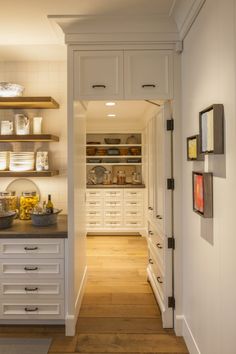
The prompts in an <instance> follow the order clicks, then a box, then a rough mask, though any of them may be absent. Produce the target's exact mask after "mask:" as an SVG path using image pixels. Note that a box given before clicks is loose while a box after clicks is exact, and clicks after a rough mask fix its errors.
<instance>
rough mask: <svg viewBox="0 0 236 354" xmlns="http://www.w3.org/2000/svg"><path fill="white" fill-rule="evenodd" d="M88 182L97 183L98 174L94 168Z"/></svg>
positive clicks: (90, 172)
mask: <svg viewBox="0 0 236 354" xmlns="http://www.w3.org/2000/svg"><path fill="white" fill-rule="evenodd" d="M87 183H88V184H97V176H96V173H95V171H94V170H90V171H89V174H88V181H87Z"/></svg>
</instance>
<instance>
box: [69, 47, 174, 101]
mask: <svg viewBox="0 0 236 354" xmlns="http://www.w3.org/2000/svg"><path fill="white" fill-rule="evenodd" d="M75 63H76V65H75V68H76V69H75V70H76V74H75V77H76V78H77V79H78V92H77V95H78V96H79V97H80V99H82V100H93V99H96V100H98V99H105V98H108V97H109V98H110V99H116V100H121V99H129V100H131V99H154V98H157V97H158V98H159V99H160V98H161V99H170V98H172V95H173V68H172V66H173V60H172V51H169V50H109V51H102V50H92V51H76V52H75Z"/></svg>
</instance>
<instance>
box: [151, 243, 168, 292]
mask: <svg viewBox="0 0 236 354" xmlns="http://www.w3.org/2000/svg"><path fill="white" fill-rule="evenodd" d="M149 265H150V268H151V271H152V273H153V275H154V277H155V280H156V284H157V286H158V289H159V292H160V294H161V296H162V298H163V289H164V281H165V279H164V275H163V272H162V270H161V268H160V266H159V264H158V262H157V261H156V257H155V255H154V254H153V252H152V251H151V250H150V249H149Z"/></svg>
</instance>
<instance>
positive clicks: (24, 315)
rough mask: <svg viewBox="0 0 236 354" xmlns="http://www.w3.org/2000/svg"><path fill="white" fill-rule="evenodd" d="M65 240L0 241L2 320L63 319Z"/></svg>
mask: <svg viewBox="0 0 236 354" xmlns="http://www.w3.org/2000/svg"><path fill="white" fill-rule="evenodd" d="M64 262H65V261H64V240H62V239H52V238H51V239H46V238H43V239H29V238H25V239H1V240H0V323H4V320H9V319H11V320H12V321H13V322H14V320H16V321H17V320H35V323H37V320H39V319H40V320H56V319H63V318H64V291H65V290H64V283H65V279H64V267H65V266H64Z"/></svg>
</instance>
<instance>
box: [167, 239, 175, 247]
mask: <svg viewBox="0 0 236 354" xmlns="http://www.w3.org/2000/svg"><path fill="white" fill-rule="evenodd" d="M168 248H170V249H172V250H174V249H175V239H174V237H168Z"/></svg>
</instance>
